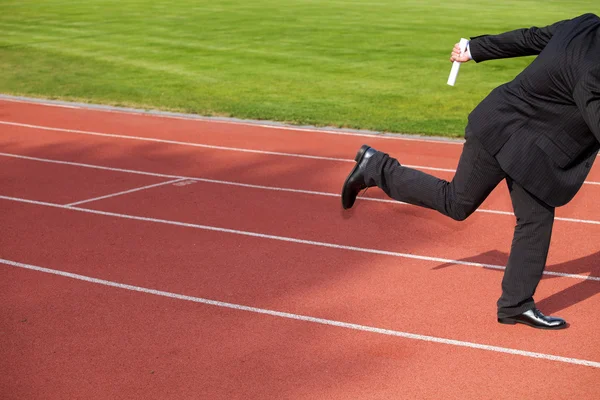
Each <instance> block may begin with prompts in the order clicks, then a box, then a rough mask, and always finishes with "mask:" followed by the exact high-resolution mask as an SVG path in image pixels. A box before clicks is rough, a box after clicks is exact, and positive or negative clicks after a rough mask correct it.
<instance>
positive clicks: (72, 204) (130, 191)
mask: <svg viewBox="0 0 600 400" xmlns="http://www.w3.org/2000/svg"><path fill="white" fill-rule="evenodd" d="M184 180H185V178H179V179H174V180H170V181H166V182H160V183H155V184H153V185H147V186H142V187H138V188H135V189H130V190H124V191H122V192H118V193H112V194H107V195H105V196H100V197H94V198H93V199H87V200H81V201H76V202H75V203H70V204H65V207H72V206H78V205H80V204H85V203H91V202H92V201H96V200H103V199H108V198H111V197H117V196H121V195H124V194H129V193H134V192H139V191H141V190H146V189H151V188H155V187H159V186H164V185H168V184H170V183H176V182H181V181H184Z"/></svg>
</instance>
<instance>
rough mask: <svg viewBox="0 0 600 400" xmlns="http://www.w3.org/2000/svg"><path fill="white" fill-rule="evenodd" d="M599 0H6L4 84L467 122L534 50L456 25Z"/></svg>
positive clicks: (105, 98)
mask: <svg viewBox="0 0 600 400" xmlns="http://www.w3.org/2000/svg"><path fill="white" fill-rule="evenodd" d="M585 12H594V13H597V14H600V2H592V1H590V0H581V1H579V0H573V1H551V0H542V1H529V0H503V1H498V0H480V1H462V2H461V1H439V0H438V1H429V0H412V1H402V0H373V1H369V0H348V1H343V0H333V1H327V0H248V1H243V2H242V1H233V0H210V1H208V0H177V1H167V0H85V1H65V0H0V31H1V33H2V34H1V35H0V72H1V73H0V92H2V93H7V94H16V95H23V96H33V97H44V98H54V99H65V100H75V101H84V102H92V103H103V104H112V105H125V106H134V107H141V108H160V109H165V110H171V111H181V112H188V113H197V114H201V115H219V116H232V117H239V118H251V119H268V120H278V121H285V122H291V123H297V124H310V125H317V126H321V125H328V126H340V127H351V128H363V129H372V130H377V131H390V132H405V133H425V134H437V135H440V134H442V135H449V136H460V135H462V133H463V129H464V125H465V123H466V118H467V115H468V113H469V111H470V110H471V109H472V108H473V107H474V106H475V105H476V104H477V103H478V102H479V101H480V100H481V99H482V98H483V97H484V96H485V95H486V94H487V93H488V92H489V91H490V90H491V89H492V88H494V87H495V86H497V85H499V84H501V83H503V82H505V81H507V80H510V79H511V78H512V77H514V76H515V75H516V74H518V73H519V72H520V70H521V69H523V68H524V67H525V66H526V65H527V64H528V63H530V62H531V60H532V59H531V58H530V57H528V58H518V59H511V60H499V61H490V62H486V63H482V64H475V63H469V64H465V65H463V66H462V68H461V72H460V74H459V76H458V81H457V84H456V86H455V87H450V86H448V85H446V80H447V78H448V73H449V71H450V66H451V65H450V62H449V61H448V58H449V54H450V50H451V49H452V46H453V45H454V43H455V42H457V41H458V40H459V39H460V37H461V36H462V37H469V36H475V35H479V34H484V33H500V32H503V31H506V30H510V29H515V28H521V27H529V26H532V25H537V26H544V25H547V24H550V23H552V22H554V21H557V20H561V19H566V18H572V17H574V16H577V15H579V14H582V13H585Z"/></svg>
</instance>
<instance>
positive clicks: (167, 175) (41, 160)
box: [0, 152, 600, 225]
mask: <svg viewBox="0 0 600 400" xmlns="http://www.w3.org/2000/svg"><path fill="white" fill-rule="evenodd" d="M0 157H11V158H18V159H23V160H31V161H39V162H45V163H51V164H60V165H70V166H74V167H83V168H92V169H98V170H103V171H113V172H123V173H128V174H137V175H145V176H155V177H159V178H175V179H182V180H188V179H189V180H195V181H199V182H206V183H214V184H219V185H229V186H239V187H246V188H252V189H262V190H272V191H277V192H290V193H302V194H309V195H315V196H326V197H339V196H340V194H339V193H329V192H318V191H313V190H302V189H290V188H281V187H274V186H264V185H252V184H248V183H240V182H231V181H221V180H217V179H206V178H196V177H193V176H180V175H169V174H161V173H156V172H146V171H138V170H133V169H124V168H112V167H105V166H102V165H94V164H83V163H77V162H71V161H61V160H51V159H48V158H39V157H29V156H23V155H19V154H12V153H1V152H0ZM359 199H360V200H366V201H375V202H380V203H390V204H399V205H407V204H408V203H404V202H401V201H396V200H390V199H378V198H373V197H359ZM475 212H480V213H487V214H497V215H507V216H514V214H513V213H512V212H509V211H500V210H486V209H483V208H479V209H477V210H475ZM554 219H555V220H556V221H564V222H574V223H580V224H590V225H600V221H596V220H590V219H577V218H564V217H555V218H554Z"/></svg>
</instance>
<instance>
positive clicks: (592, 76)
mask: <svg viewBox="0 0 600 400" xmlns="http://www.w3.org/2000/svg"><path fill="white" fill-rule="evenodd" d="M528 55H537V58H536V59H535V60H534V61H533V62H532V63H531V64H530V65H529V66H528V67H527V68H526V69H525V70H524V71H523V72H521V74H519V75H518V76H517V77H516V78H515V79H514V80H513V81H511V82H509V83H506V84H504V85H501V86H499V87H498V88H496V89H494V90H493V91H492V92H491V93H490V94H489V95H488V96H487V97H486V98H485V99H484V100H483V101H482V102H481V103H480V104H479V105H478V106H477V107H476V108H475V109H474V110H473V111H472V112H471V114H470V115H469V122H468V124H467V127H466V129H465V143H464V147H463V152H462V155H461V157H460V160H459V163H458V167H457V169H456V174H455V176H454V178H453V179H452V181H451V182H448V181H445V180H441V179H438V178H436V177H434V176H431V175H428V174H425V173H423V172H420V171H417V170H413V169H410V168H406V167H404V166H402V165H401V164H400V163H399V162H398V161H397V160H395V159H393V158H391V157H389V156H388V155H387V154H385V153H383V152H379V151H377V150H375V149H373V148H371V147H369V146H366V145H365V146H363V147H361V149H360V150H359V151H358V153H357V154H356V157H355V160H356V162H357V163H356V165H355V166H354V168H353V169H352V171H351V172H350V175H349V176H348V178H347V179H346V181H345V182H344V186H343V188H342V206H343V207H344V208H345V209H348V208H350V207H352V205H353V204H354V201H355V200H356V197H357V195H358V194H359V193H360V191H361V190H363V189H364V188H367V187H371V186H378V187H380V188H381V189H383V191H385V193H387V194H388V196H390V197H392V198H394V199H396V200H398V201H403V202H406V203H410V204H414V205H419V206H422V207H427V208H431V209H434V210H437V211H439V212H440V213H442V214H444V215H447V216H449V217H451V218H453V219H456V220H464V219H465V218H467V217H468V216H469V215H470V214H471V213H473V212H474V211H475V210H476V209H477V208H478V207H479V205H480V204H481V203H482V202H483V201H484V200H485V198H486V197H487V196H488V195H489V194H490V193H491V191H492V190H493V189H494V188H495V187H496V186H497V185H498V184H499V183H500V182H501V181H502V180H503V179H506V181H507V186H508V190H509V192H510V196H511V200H512V203H513V208H514V214H515V216H516V219H517V225H516V227H515V231H514V236H513V242H512V247H511V251H510V256H509V259H508V263H507V266H506V270H505V272H504V277H503V280H502V295H501V297H500V299H499V300H498V304H497V306H498V322H500V323H504V324H516V323H523V324H526V325H529V326H533V327H535V328H542V329H561V328H565V327H566V326H567V324H566V322H565V321H564V320H563V319H561V318H556V317H549V316H545V315H543V314H542V313H541V312H540V311H539V310H538V309H537V308H536V306H535V302H534V300H533V295H534V293H535V289H536V287H537V285H538V283H539V281H540V279H541V277H542V274H543V271H544V267H545V265H546V258H547V255H548V248H549V246H550V237H551V234H552V225H553V222H554V209H555V207H559V206H562V205H564V204H566V203H568V202H569V201H570V200H571V199H572V198H573V196H574V195H575V194H576V193H577V191H578V190H579V188H580V187H581V185H582V184H583V182H584V180H585V178H586V176H587V175H588V173H589V171H590V169H591V166H592V163H593V162H594V160H595V158H596V154H597V152H598V149H600V143H599V141H600V18H598V17H597V16H596V15H593V14H585V15H582V16H579V17H577V18H574V19H572V20H565V21H560V22H557V23H555V24H552V25H550V26H547V27H544V28H537V27H532V28H529V29H517V30H514V31H510V32H506V33H503V34H499V35H484V36H478V37H474V38H472V39H471V40H470V42H469V45H468V50H467V51H466V52H465V53H464V54H460V53H459V50H458V46H455V48H454V51H453V52H452V57H451V59H450V61H459V62H466V61H469V60H470V59H472V60H474V61H475V62H481V61H486V60H492V59H501V58H509V57H520V56H528Z"/></svg>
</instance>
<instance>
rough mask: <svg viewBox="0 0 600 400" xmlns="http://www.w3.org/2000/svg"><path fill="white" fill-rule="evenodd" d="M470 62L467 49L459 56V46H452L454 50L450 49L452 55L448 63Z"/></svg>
mask: <svg viewBox="0 0 600 400" xmlns="http://www.w3.org/2000/svg"><path fill="white" fill-rule="evenodd" d="M470 60H471V54H470V53H469V50H468V48H467V50H465V52H464V53H462V54H460V46H459V44H458V43H456V44H455V45H454V48H453V49H452V54H451V55H450V62H454V61H458V62H461V63H463V62H467V61H470Z"/></svg>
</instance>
